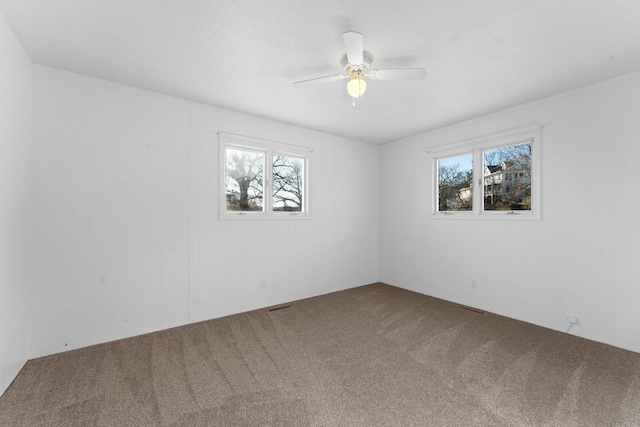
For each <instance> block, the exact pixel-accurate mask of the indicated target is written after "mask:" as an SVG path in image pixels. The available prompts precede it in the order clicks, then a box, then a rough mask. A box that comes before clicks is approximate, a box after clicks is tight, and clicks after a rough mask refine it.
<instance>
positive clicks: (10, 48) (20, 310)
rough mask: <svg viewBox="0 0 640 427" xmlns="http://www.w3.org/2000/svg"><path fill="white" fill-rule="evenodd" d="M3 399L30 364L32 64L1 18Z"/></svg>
mask: <svg viewBox="0 0 640 427" xmlns="http://www.w3.org/2000/svg"><path fill="white" fill-rule="evenodd" d="M0 94H1V95H0V394H2V393H3V392H4V390H5V389H6V388H7V387H8V386H9V384H11V381H13V378H14V377H15V376H16V374H17V373H18V372H19V371H20V369H21V368H22V366H24V364H25V362H26V361H27V359H28V338H29V173H30V170H29V155H30V150H31V61H30V60H29V58H28V57H27V56H26V55H25V54H24V53H23V51H22V49H21V47H20V46H19V44H18V43H17V42H16V41H15V39H14V37H13V35H12V34H11V32H10V31H9V29H8V27H7V25H6V24H5V22H4V21H3V20H2V17H1V16H0Z"/></svg>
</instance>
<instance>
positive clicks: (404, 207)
mask: <svg viewBox="0 0 640 427" xmlns="http://www.w3.org/2000/svg"><path fill="white" fill-rule="evenodd" d="M639 117H640V74H632V75H627V76H623V77H621V78H617V79H613V80H609V81H605V82H602V83H599V84H595V85H592V86H588V87H584V88H582V89H579V90H576V91H572V92H569V93H565V94H561V95H558V96H555V97H552V98H549V99H545V100H542V101H540V102H536V103H533V104H528V105H523V106H520V107H518V108H514V109H511V110H508V111H504V112H501V113H497V114H493V115H489V116H486V117H482V118H478V119H475V120H472V121H468V122H465V123H461V124H458V125H455V126H451V127H448V128H445V129H440V130H438V131H434V132H430V133H426V134H423V135H419V136H416V137H412V138H409V139H406V140H403V141H398V142H396V143H391V144H388V145H385V146H383V148H382V153H381V165H382V171H381V174H382V181H381V182H382V195H381V224H382V227H381V273H380V274H381V280H382V281H384V282H386V283H389V284H393V285H397V286H401V287H404V288H407V289H411V290H415V291H418V292H421V293H425V294H429V295H433V296H436V297H439V298H443V299H446V300H450V301H454V302H458V303H462V304H466V305H469V306H474V307H479V308H482V309H485V310H488V311H491V312H494V313H498V314H502V315H505V316H509V317H512V318H516V319H520V320H524V321H527V322H531V323H535V324H538V325H542V326H545V327H549V328H552V329H556V330H560V331H566V330H567V328H568V326H569V325H568V323H567V320H566V316H567V315H572V316H576V317H578V319H579V321H580V323H579V324H578V325H576V326H574V327H573V328H572V329H571V331H570V333H572V334H575V335H578V336H581V337H585V338H589V339H593V340H596V341H600V342H604V343H608V344H612V345H615V346H618V347H622V348H626V349H631V350H634V351H640V286H639V285H640V245H638V244H637V242H638V241H639V238H640V221H638V213H639V212H640V173H639V172H640V169H638V168H637V167H636V166H635V164H636V163H638V162H640V120H638V118H639ZM534 122H537V123H540V124H541V125H543V126H544V129H543V134H542V144H543V145H542V179H543V187H542V192H543V196H542V218H543V219H542V221H510V222H502V221H482V220H475V221H473V220H472V221H465V220H453V221H447V220H433V219H427V216H428V210H427V208H428V206H429V204H428V203H429V200H428V197H427V191H426V189H425V188H424V186H423V185H424V184H425V183H427V181H428V179H427V178H428V177H427V174H428V164H427V154H426V151H425V149H426V148H427V147H430V146H437V145H442V144H447V143H453V142H460V141H465V140H471V139H474V138H476V137H478V136H485V135H488V134H492V133H499V132H500V131H504V130H508V129H511V128H515V127H518V126H522V125H527V124H530V123H534ZM421 183H422V184H421ZM392 200H393V201H394V202H390V201H392ZM502 241H507V242H513V241H518V242H519V246H518V248H517V249H515V250H514V248H513V246H512V245H511V244H509V245H507V246H505V249H504V250H502V249H501V242H502ZM472 279H473V280H477V281H478V288H477V289H471V286H470V281H471V280H472Z"/></svg>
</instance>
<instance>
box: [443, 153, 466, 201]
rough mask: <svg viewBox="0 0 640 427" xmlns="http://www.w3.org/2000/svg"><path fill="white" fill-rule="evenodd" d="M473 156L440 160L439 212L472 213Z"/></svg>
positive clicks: (464, 155)
mask: <svg viewBox="0 0 640 427" xmlns="http://www.w3.org/2000/svg"><path fill="white" fill-rule="evenodd" d="M472 158H473V156H472V155H471V154H470V153H469V154H463V155H461V156H455V157H445V158H442V159H438V211H440V212H446V211H470V210H471V209H472V204H473V200H472V199H473V197H472V196H473V193H472V190H473V188H472V186H471V184H472V182H473V168H472Z"/></svg>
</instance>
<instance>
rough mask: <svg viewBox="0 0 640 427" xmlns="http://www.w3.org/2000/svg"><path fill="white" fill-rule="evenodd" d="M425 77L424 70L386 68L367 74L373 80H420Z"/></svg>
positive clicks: (425, 71)
mask: <svg viewBox="0 0 640 427" xmlns="http://www.w3.org/2000/svg"><path fill="white" fill-rule="evenodd" d="M426 75H427V70H425V69H424V68H388V69H385V70H372V71H371V72H369V77H370V78H371V79H373V80H422V79H424V77H425V76H426Z"/></svg>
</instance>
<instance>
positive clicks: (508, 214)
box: [428, 125, 541, 219]
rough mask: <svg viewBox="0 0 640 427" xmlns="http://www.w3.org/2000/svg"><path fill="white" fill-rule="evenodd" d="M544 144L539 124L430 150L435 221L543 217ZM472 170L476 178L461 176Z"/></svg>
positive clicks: (472, 174)
mask: <svg viewBox="0 0 640 427" xmlns="http://www.w3.org/2000/svg"><path fill="white" fill-rule="evenodd" d="M540 141H541V128H540V127H539V126H537V125H535V126H530V127H527V128H522V129H517V130H513V131H507V132H505V133H503V134H501V135H496V136H490V137H485V138H481V139H478V140H474V141H470V142H464V143H457V144H453V145H451V146H449V147H441V148H435V149H431V150H428V153H429V164H430V166H431V170H432V173H431V177H432V185H431V186H430V188H431V190H430V191H431V197H432V215H431V216H430V217H431V218H457V219H462V218H467V219H479V218H485V219H500V218H503V219H506V218H509V219H540V213H541V209H540V201H541V200H540V193H541V191H540V182H541V181H540V154H539V153H540ZM469 159H472V161H471V162H470V161H469ZM468 169H471V176H472V179H471V180H468V179H463V178H462V175H461V174H460V172H461V171H462V172H463V173H464V172H466V171H467V170H468ZM456 175H457V177H458V179H457V180H456V179H451V180H450V181H451V182H452V183H453V185H450V186H448V187H447V186H446V184H447V179H448V178H450V177H452V176H453V177H455V176H456ZM469 203H470V206H469Z"/></svg>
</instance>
